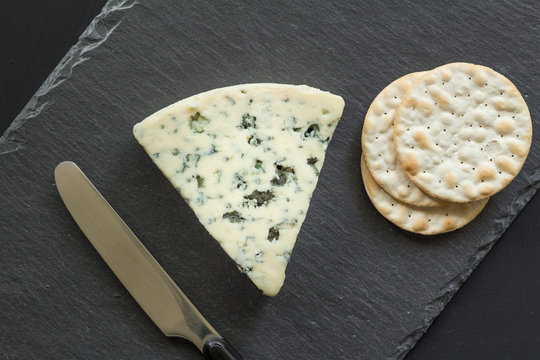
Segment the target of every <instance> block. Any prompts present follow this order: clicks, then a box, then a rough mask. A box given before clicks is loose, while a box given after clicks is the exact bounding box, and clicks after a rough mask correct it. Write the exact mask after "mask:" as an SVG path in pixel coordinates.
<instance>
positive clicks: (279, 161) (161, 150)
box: [133, 84, 344, 296]
mask: <svg viewBox="0 0 540 360" xmlns="http://www.w3.org/2000/svg"><path fill="white" fill-rule="evenodd" d="M343 107H344V101H343V99H342V98H341V97H339V96H336V95H333V94H331V93H328V92H324V91H321V90H318V89H314V88H312V87H308V86H305V85H302V86H294V85H281V84H245V85H237V86H231V87H225V88H220V89H215V90H211V91H208V92H205V93H201V94H198V95H194V96H192V97H189V98H187V99H184V100H181V101H179V102H177V103H175V104H172V105H170V106H168V107H166V108H164V109H162V110H160V111H158V112H156V113H155V114H153V115H151V116H149V117H148V118H146V119H145V120H144V121H142V122H140V123H138V124H136V125H135V127H134V129H133V133H134V135H135V138H136V139H137V141H138V142H139V143H140V144H141V145H142V146H143V147H144V148H145V150H146V152H147V153H148V154H149V155H150V157H151V158H152V160H153V161H154V163H155V164H156V165H157V166H158V167H159V169H160V170H161V171H162V172H163V173H164V174H165V176H166V177H167V178H168V179H169V180H170V182H171V183H172V184H173V185H174V186H175V187H176V189H177V190H178V191H179V192H180V194H181V195H182V197H183V198H184V199H185V200H186V201H187V203H188V204H189V206H190V207H191V208H192V209H193V211H194V212H195V214H196V215H197V217H198V219H199V221H200V222H201V224H203V225H204V227H205V228H206V230H208V232H209V233H210V234H211V235H212V236H213V237H214V238H215V239H216V240H217V241H218V242H219V244H220V245H221V246H222V247H223V249H224V250H225V251H226V252H227V254H228V255H229V256H230V257H231V258H232V259H233V260H234V261H235V262H236V263H237V265H238V268H239V269H240V270H241V271H242V272H244V273H246V274H247V275H248V276H249V277H250V279H251V280H252V281H253V282H254V283H255V285H256V286H257V287H258V288H259V289H261V290H262V291H263V292H264V294H266V295H268V296H274V295H276V294H277V293H278V292H279V290H280V288H281V286H282V285H283V281H284V279H285V268H286V267H287V264H288V262H289V258H290V256H291V252H292V250H293V247H294V244H295V242H296V238H297V236H298V233H299V231H300V227H301V226H302V223H303V221H304V219H305V217H306V212H307V210H308V207H309V202H310V200H311V196H312V193H313V190H314V189H315V186H316V185H317V180H318V177H319V173H320V171H321V168H322V165H323V162H324V157H325V153H326V148H327V147H328V144H329V142H330V139H331V138H332V134H333V133H334V130H335V128H336V125H337V123H338V121H339V119H340V117H341V114H342V112H343Z"/></svg>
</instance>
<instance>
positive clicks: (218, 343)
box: [203, 338, 242, 360]
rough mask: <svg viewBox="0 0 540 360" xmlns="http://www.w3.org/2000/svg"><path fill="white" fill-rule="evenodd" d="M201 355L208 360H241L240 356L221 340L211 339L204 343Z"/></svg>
mask: <svg viewBox="0 0 540 360" xmlns="http://www.w3.org/2000/svg"><path fill="white" fill-rule="evenodd" d="M203 355H204V357H205V358H207V359H209V360H242V357H241V356H240V354H239V353H238V352H237V351H236V350H235V349H234V348H233V347H232V345H231V344H229V343H228V342H227V341H226V340H225V339H223V338H211V339H209V340H207V341H206V343H204V346H203Z"/></svg>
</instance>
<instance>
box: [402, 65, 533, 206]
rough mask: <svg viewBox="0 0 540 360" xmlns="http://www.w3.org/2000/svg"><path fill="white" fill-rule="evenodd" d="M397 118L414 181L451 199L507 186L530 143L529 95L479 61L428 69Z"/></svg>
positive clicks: (404, 155) (471, 197)
mask: <svg viewBox="0 0 540 360" xmlns="http://www.w3.org/2000/svg"><path fill="white" fill-rule="evenodd" d="M394 123H395V126H394V146H395V149H396V152H397V154H398V158H399V160H400V162H401V165H402V167H403V169H404V170H405V172H406V173H407V175H408V176H409V178H410V179H411V180H412V181H413V182H414V183H415V184H416V185H418V187H419V188H420V189H422V190H423V191H424V192H426V193H428V194H430V195H432V196H434V197H437V198H439V199H443V200H447V201H454V202H468V201H472V200H479V199H483V198H486V197H488V196H491V195H493V194H495V193H496V192H498V191H500V190H501V189H503V188H504V187H505V186H506V185H507V184H508V183H509V182H510V181H511V180H512V179H513V178H514V177H515V176H516V175H517V173H518V172H519V170H520V169H521V167H522V165H523V163H524V162H525V159H526V157H527V154H528V153H529V149H530V146H531V138H532V123H531V117H530V114H529V109H528V108H527V104H526V103H525V100H523V97H522V96H521V94H520V93H519V91H518V90H517V89H516V87H515V86H514V84H512V82H510V80H508V79H507V78H506V77H504V76H503V75H501V74H499V73H498V72H496V71H494V70H493V69H490V68H487V67H485V66H480V65H473V64H468V63H452V64H447V65H444V66H441V67H438V68H436V69H434V70H431V71H429V72H428V73H427V74H426V75H425V76H424V77H422V78H421V79H420V80H418V81H417V82H416V83H415V84H414V85H413V86H411V88H410V89H409V91H408V92H407V94H405V96H404V97H403V100H402V102H401V104H400V106H399V107H398V110H397V113H396V117H395V121H394Z"/></svg>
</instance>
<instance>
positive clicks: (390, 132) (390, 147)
mask: <svg viewBox="0 0 540 360" xmlns="http://www.w3.org/2000/svg"><path fill="white" fill-rule="evenodd" d="M424 74H425V72H416V73H411V74H408V75H405V76H402V77H400V78H399V79H397V80H395V81H394V82H392V83H391V84H390V85H388V86H387V87H385V88H384V89H383V90H382V91H381V92H380V93H379V95H377V97H376V98H375V99H374V100H373V102H372V103H371V106H370V107H369V109H368V111H367V113H366V118H365V120H364V128H363V130H362V152H363V153H364V154H365V159H366V165H367V167H368V168H369V171H370V173H371V175H372V176H373V178H374V179H375V181H376V182H377V183H378V184H379V185H380V186H381V187H382V188H383V189H384V190H385V191H386V192H387V193H388V194H390V195H391V196H392V197H393V198H395V199H398V200H400V201H402V202H404V203H407V204H411V205H416V206H441V205H443V204H444V202H443V201H441V200H439V199H435V198H433V197H431V196H429V195H427V194H426V193H424V192H423V191H422V190H420V189H419V188H418V187H417V186H416V185H415V184H414V183H413V182H412V181H411V180H409V177H408V176H407V174H405V172H404V171H403V169H402V167H401V164H400V163H399V161H398V159H397V155H396V151H395V150H394V142H393V140H392V139H393V136H394V115H395V114H396V110H397V108H398V106H399V104H400V102H401V99H402V97H403V95H404V94H405V92H406V91H407V90H408V89H409V87H410V86H411V85H412V84H413V83H414V82H415V81H417V80H418V79H419V78H421V77H422V76H423V75H424Z"/></svg>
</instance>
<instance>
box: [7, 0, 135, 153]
mask: <svg viewBox="0 0 540 360" xmlns="http://www.w3.org/2000/svg"><path fill="white" fill-rule="evenodd" d="M135 4H137V1H134V0H109V1H107V3H106V4H105V6H104V7H103V9H102V10H101V12H100V13H99V14H98V15H97V16H96V17H95V18H94V19H93V20H92V22H91V23H90V25H88V27H87V28H86V29H85V30H84V32H83V33H82V34H81V36H80V37H79V40H78V41H77V43H76V44H75V45H73V46H72V47H71V49H70V50H69V51H68V52H67V53H66V55H65V56H64V57H63V58H62V60H60V62H59V63H58V65H57V66H56V67H55V68H54V70H53V71H52V73H51V74H50V75H49V76H48V77H47V79H45V81H44V82H43V84H42V85H41V86H40V87H39V89H38V90H37V91H36V93H35V94H34V95H33V96H32V97H31V98H30V100H29V101H28V103H27V104H26V106H25V107H24V108H23V109H22V111H21V112H20V113H19V115H17V117H16V118H15V120H13V122H12V123H11V125H10V126H9V127H8V128H7V130H6V131H5V132H4V134H3V135H2V136H1V137H0V155H2V154H5V153H10V152H14V151H17V150H18V149H19V148H21V146H22V144H24V141H25V140H24V135H22V134H19V133H18V132H17V130H19V129H22V126H23V125H24V123H25V122H26V121H28V120H30V119H32V118H35V117H37V116H38V115H39V114H40V113H41V111H42V110H43V109H44V108H45V107H46V106H47V104H48V101H47V100H46V99H45V96H46V95H47V94H48V93H49V92H50V91H51V90H53V89H54V88H56V87H57V86H58V85H60V84H61V83H63V82H64V81H65V80H67V79H69V78H70V77H71V74H72V71H73V68H74V67H75V66H77V65H79V64H82V63H83V62H85V61H86V60H88V59H89V58H87V57H84V54H85V53H86V52H88V51H91V50H93V49H95V48H97V47H98V46H100V45H101V44H102V43H103V42H104V41H106V40H107V38H108V37H109V35H110V34H111V33H112V32H113V31H114V29H116V27H117V26H118V25H120V23H121V18H115V16H114V15H115V13H117V12H121V11H123V10H126V9H129V8H131V7H133V6H134V5H135ZM113 18H114V19H113Z"/></svg>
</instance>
